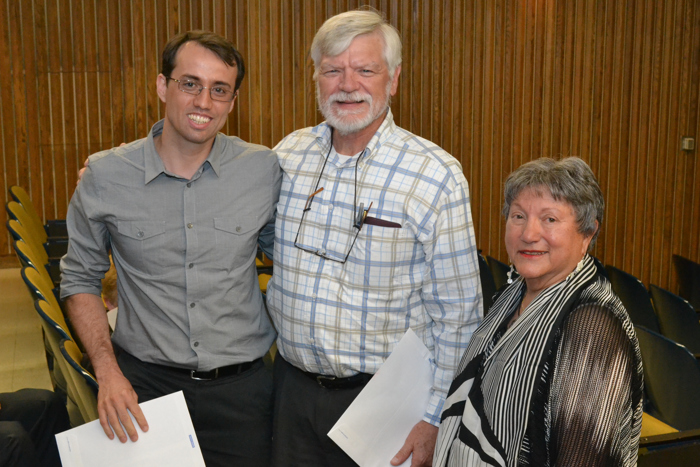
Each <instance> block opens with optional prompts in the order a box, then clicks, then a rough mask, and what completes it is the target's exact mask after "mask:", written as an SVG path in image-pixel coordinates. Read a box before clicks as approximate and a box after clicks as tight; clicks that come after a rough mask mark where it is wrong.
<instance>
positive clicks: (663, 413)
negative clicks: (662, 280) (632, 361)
mask: <svg viewBox="0 0 700 467" xmlns="http://www.w3.org/2000/svg"><path fill="white" fill-rule="evenodd" d="M634 329H635V331H636V333H637V340H638V341H639V349H640V350H641V352H642V362H643V366H644V388H645V390H646V393H647V395H648V396H649V401H650V402H651V404H652V405H653V410H651V411H650V412H651V414H652V415H653V416H655V417H656V418H658V419H660V420H661V421H663V422H665V423H667V424H669V425H671V426H672V427H674V428H677V429H679V430H692V429H695V428H700V397H698V395H699V393H700V362H698V361H697V359H696V358H695V357H694V356H693V355H692V354H691V353H690V352H688V349H686V348H685V347H683V346H682V345H679V344H677V343H675V342H673V341H672V340H670V339H667V338H666V337H664V336H662V335H661V334H658V333H655V332H653V331H650V330H649V329H646V328H644V327H641V326H635V327H634Z"/></svg>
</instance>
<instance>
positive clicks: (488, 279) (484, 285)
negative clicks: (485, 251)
mask: <svg viewBox="0 0 700 467" xmlns="http://www.w3.org/2000/svg"><path fill="white" fill-rule="evenodd" d="M477 255H478V257H479V279H481V295H482V296H483V297H484V299H483V303H484V316H486V313H488V312H489V310H490V309H491V305H493V296H494V295H496V290H498V289H496V282H495V281H494V279H493V274H492V273H491V269H490V268H489V264H488V263H487V262H486V258H484V256H483V255H482V254H481V253H478V254H477Z"/></svg>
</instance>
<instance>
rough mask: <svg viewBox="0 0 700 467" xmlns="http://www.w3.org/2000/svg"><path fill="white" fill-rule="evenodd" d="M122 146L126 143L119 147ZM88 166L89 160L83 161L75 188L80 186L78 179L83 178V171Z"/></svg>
mask: <svg viewBox="0 0 700 467" xmlns="http://www.w3.org/2000/svg"><path fill="white" fill-rule="evenodd" d="M122 146H126V143H122V144H120V145H119V147H122ZM88 164H90V158H87V159H85V162H83V168H82V169H80V170H78V180H77V181H76V182H75V184H76V186H77V185H80V179H81V178H83V174H84V173H85V169H87V166H88Z"/></svg>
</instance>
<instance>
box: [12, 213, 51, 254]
mask: <svg viewBox="0 0 700 467" xmlns="http://www.w3.org/2000/svg"><path fill="white" fill-rule="evenodd" d="M6 225H7V231H8V232H10V235H11V236H12V238H13V239H14V240H24V241H25V242H26V243H27V244H29V245H31V247H32V248H34V249H35V250H39V249H43V248H44V247H43V245H42V243H41V240H40V239H39V238H38V237H37V235H36V233H35V232H33V231H32V230H31V229H27V228H26V227H24V226H23V225H22V224H21V223H20V222H19V221H18V220H17V219H9V220H8V221H7V224H6ZM47 261H48V255H47Z"/></svg>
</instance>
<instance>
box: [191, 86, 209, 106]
mask: <svg viewBox="0 0 700 467" xmlns="http://www.w3.org/2000/svg"><path fill="white" fill-rule="evenodd" d="M212 102H213V101H212V99H211V94H209V88H202V90H201V91H200V93H199V94H197V95H196V96H194V105H195V106H197V107H198V108H200V109H209V108H211V106H212Z"/></svg>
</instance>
